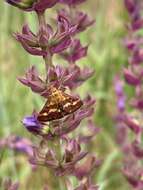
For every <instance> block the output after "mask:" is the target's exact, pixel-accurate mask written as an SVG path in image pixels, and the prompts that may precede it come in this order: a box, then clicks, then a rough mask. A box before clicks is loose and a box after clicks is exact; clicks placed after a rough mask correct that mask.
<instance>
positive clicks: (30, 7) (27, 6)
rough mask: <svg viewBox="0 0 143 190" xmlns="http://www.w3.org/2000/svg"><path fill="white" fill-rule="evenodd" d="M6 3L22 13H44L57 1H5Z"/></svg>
mask: <svg viewBox="0 0 143 190" xmlns="http://www.w3.org/2000/svg"><path fill="white" fill-rule="evenodd" d="M6 1H7V3H9V4H11V5H13V6H15V7H18V8H20V9H22V10H24V11H37V12H44V11H45V10H46V9H47V8H51V7H53V6H54V5H55V4H56V3H57V2H58V1H59V0H6Z"/></svg>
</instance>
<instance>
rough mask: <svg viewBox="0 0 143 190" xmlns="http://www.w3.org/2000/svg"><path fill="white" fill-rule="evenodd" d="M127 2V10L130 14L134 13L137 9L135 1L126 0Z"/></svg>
mask: <svg viewBox="0 0 143 190" xmlns="http://www.w3.org/2000/svg"><path fill="white" fill-rule="evenodd" d="M124 2H125V6H126V8H127V10H128V11H129V13H131V14H132V13H134V11H135V9H136V2H135V0H124Z"/></svg>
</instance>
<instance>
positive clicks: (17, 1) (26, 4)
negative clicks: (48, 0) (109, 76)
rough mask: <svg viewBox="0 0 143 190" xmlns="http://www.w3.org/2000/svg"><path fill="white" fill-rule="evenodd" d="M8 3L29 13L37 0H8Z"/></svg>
mask: <svg viewBox="0 0 143 190" xmlns="http://www.w3.org/2000/svg"><path fill="white" fill-rule="evenodd" d="M7 2H8V3H9V4H11V5H13V6H15V7H18V8H20V9H23V10H26V11H28V10H31V9H32V7H33V4H34V3H35V2H37V0H7Z"/></svg>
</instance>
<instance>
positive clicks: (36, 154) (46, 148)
mask: <svg viewBox="0 0 143 190" xmlns="http://www.w3.org/2000/svg"><path fill="white" fill-rule="evenodd" d="M85 1H86V0H7V2H8V3H9V4H11V5H13V6H16V7H18V8H20V9H22V10H24V11H35V12H36V13H37V16H38V21H39V29H38V31H37V33H33V32H32V31H31V29H30V27H29V26H28V25H27V24H26V25H24V26H23V28H22V32H21V33H15V34H14V36H15V38H16V40H17V41H18V42H19V43H20V44H21V45H22V47H23V48H24V49H25V50H26V51H27V52H28V53H29V54H31V55H34V56H41V57H43V59H44V62H45V70H46V76H45V77H43V76H40V73H39V72H38V70H37V68H36V66H35V65H34V66H32V67H30V68H29V69H28V70H27V72H26V74H25V76H24V77H19V81H20V82H21V83H22V84H24V85H25V86H27V87H29V88H30V89H31V90H32V91H33V92H35V93H37V94H39V95H40V96H41V97H43V98H44V100H45V104H44V106H43V107H42V108H41V111H36V110H34V111H33V114H32V115H31V116H26V117H25V118H24V119H23V121H22V123H23V125H24V126H25V128H26V129H27V130H28V131H29V132H30V133H32V134H33V135H35V136H37V137H38V138H39V139H41V142H40V144H39V145H34V146H33V156H30V163H32V164H34V165H42V166H45V167H47V168H50V169H52V170H53V171H54V173H55V175H57V176H65V177H66V176H68V175H71V176H75V177H76V178H77V180H78V182H79V184H78V186H77V187H73V184H71V182H70V181H69V180H68V179H66V178H64V179H65V182H64V183H65V184H67V189H70V190H71V189H74V190H90V189H92V190H97V189H98V187H97V185H93V184H92V181H91V175H92V173H93V170H94V168H96V167H97V166H99V165H100V162H99V160H97V158H96V156H95V155H91V154H89V153H88V152H86V151H83V150H82V146H81V144H82V143H84V144H85V143H88V142H89V141H90V140H91V139H92V138H93V137H94V136H95V135H96V134H97V133H98V131H99V130H98V128H96V127H95V126H94V122H93V121H92V115H93V113H94V105H95V99H94V98H92V97H91V96H90V95H87V96H86V97H85V98H84V99H83V100H81V99H80V97H79V95H75V91H74V90H75V89H76V88H77V87H79V86H80V85H81V84H83V83H84V82H85V81H86V80H87V79H88V78H90V77H91V76H92V75H93V74H94V71H93V70H92V69H90V68H87V67H83V68H82V69H81V68H80V67H79V66H78V65H76V62H77V61H78V60H80V59H81V58H83V57H85V56H86V55H87V50H88V46H83V45H82V44H81V42H80V40H79V39H78V38H77V36H76V34H79V33H80V32H82V31H84V30H85V29H87V28H88V27H89V26H90V25H92V24H93V23H94V21H93V20H92V19H90V18H89V17H88V16H87V14H85V13H83V12H81V11H77V8H76V7H77V6H78V5H79V4H81V3H83V2H85ZM58 3H61V5H63V6H65V5H66V6H65V7H67V8H63V9H62V10H59V11H58V12H57V14H58V15H57V18H56V21H55V24H56V27H53V26H51V25H50V24H49V23H47V22H46V19H45V14H44V13H45V10H46V9H48V8H51V7H53V6H54V5H56V4H58ZM55 54H58V55H59V56H61V58H63V59H65V60H66V62H67V66H66V67H63V66H61V65H55V64H54V63H53V56H54V55H55ZM85 118H86V119H87V121H86V122H85V124H86V125H87V126H86V127H87V130H88V134H86V135H85V134H80V135H76V136H74V138H73V137H72V132H73V131H74V130H75V129H77V128H78V127H80V124H81V123H82V125H85V124H84V123H83V122H82V121H83V119H85ZM14 145H15V146H16V148H17V147H20V148H22V147H21V146H20V144H17V143H16V144H14ZM25 151H28V150H27V149H26V150H25ZM28 153H29V152H28ZM81 160H82V163H81V162H80V161H81ZM62 179H63V178H62ZM45 188H46V189H47V187H45Z"/></svg>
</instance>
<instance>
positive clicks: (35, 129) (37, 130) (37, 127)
mask: <svg viewBox="0 0 143 190" xmlns="http://www.w3.org/2000/svg"><path fill="white" fill-rule="evenodd" d="M22 123H23V125H24V126H25V127H26V129H27V130H28V131H29V132H31V133H33V134H35V135H43V134H47V133H48V129H49V128H47V127H46V126H45V128H43V125H42V124H41V123H40V122H39V121H38V120H37V116H36V114H33V115H32V116H27V117H25V118H24V119H23V121H22ZM46 130H47V131H46Z"/></svg>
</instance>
